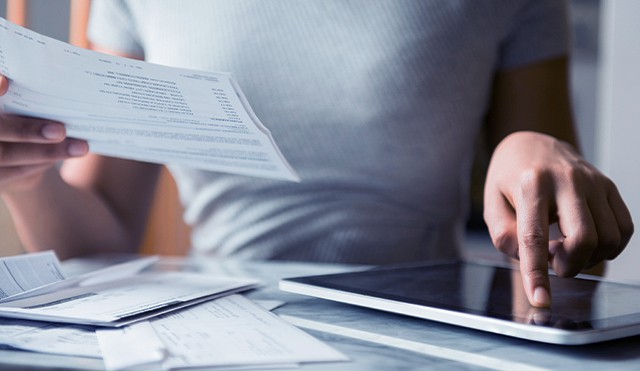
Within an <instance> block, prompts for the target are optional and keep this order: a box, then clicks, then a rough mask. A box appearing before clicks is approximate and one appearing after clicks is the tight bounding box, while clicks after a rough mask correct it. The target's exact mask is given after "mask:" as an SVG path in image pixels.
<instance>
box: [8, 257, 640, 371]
mask: <svg viewBox="0 0 640 371" xmlns="http://www.w3.org/2000/svg"><path fill="white" fill-rule="evenodd" d="M118 259H122V257H118V258H117V259H116V258H113V257H109V258H107V257H102V258H91V259H74V260H70V261H67V262H65V263H64V264H63V266H64V268H65V270H66V271H67V273H69V274H70V275H72V274H75V273H80V272H83V271H89V270H93V269H95V268H98V267H102V266H105V265H107V264H111V263H113V262H115V260H118ZM161 264H162V266H163V267H164V268H165V269H180V270H189V271H203V272H207V273H218V274H224V275H229V276H249V277H254V278H258V279H260V280H262V282H263V283H264V284H265V285H264V287H262V288H260V289H258V290H254V291H251V292H249V293H247V296H248V297H249V298H251V299H269V300H280V301H284V302H285V303H286V304H285V305H283V306H282V307H280V308H278V309H276V310H275V312H276V313H277V314H279V315H283V316H289V317H294V318H296V319H297V320H298V321H302V322H305V326H317V325H318V324H323V325H322V326H321V327H322V328H321V329H317V328H316V329H315V330H309V329H308V327H307V329H306V331H307V332H309V333H310V334H312V335H313V336H315V337H316V338H318V339H320V340H322V341H324V342H326V343H328V344H330V345H331V346H333V347H335V348H336V349H338V350H339V351H341V352H343V353H344V354H346V355H347V356H348V357H349V358H350V359H351V361H349V362H340V363H321V364H309V365H303V366H302V367H301V368H302V369H305V370H332V371H336V370H375V369H409V370H410V369H430V370H431V369H435V370H452V369H464V370H475V369H487V368H488V369H500V370H542V369H562V370H573V369H580V370H612V369H615V370H620V369H640V336H636V337H632V338H627V339H621V340H616V341H609V342H605V343H599V344H592V345H586V346H559V345H550V344H543V343H536V342H531V341H526V340H520V339H514V338H509V337H506V336H502V335H495V334H490V333H485V332H482V331H476V330H469V329H464V328H459V327H456V326H451V325H446V324H440V323H435V322H432V321H426V320H421V319H414V318H409V317H406V316H401V315H396V314H392V313H384V312H380V311H375V310H371V309H366V308H358V307H354V306H350V305H345V304H340V303H334V302H330V301H325V300H321V299H314V298H308V297H305V296H301V295H297V294H292V293H286V292H282V291H280V290H278V288H277V284H278V281H279V280H280V279H281V278H284V277H293V276H300V275H310V274H323V273H333V272H340V271H346V270H352V269H354V267H353V266H340V265H325V264H310V263H284V262H246V261H245V262H242V261H234V260H225V261H202V260H199V261H196V260H191V259H180V258H163V260H162V263H161ZM0 368H1V369H5V368H6V369H12V370H13V369H38V368H44V369H49V368H56V369H83V370H85V369H103V364H102V361H101V360H97V359H89V358H81V357H66V356H56V355H47V354H39V353H31V352H23V351H13V350H0Z"/></svg>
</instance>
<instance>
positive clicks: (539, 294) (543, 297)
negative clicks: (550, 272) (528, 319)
mask: <svg viewBox="0 0 640 371" xmlns="http://www.w3.org/2000/svg"><path fill="white" fill-rule="evenodd" d="M533 301H535V305H536V306H539V307H548V306H550V305H551V295H549V291H547V289H546V288H544V287H542V286H538V287H536V288H535V290H533Z"/></svg>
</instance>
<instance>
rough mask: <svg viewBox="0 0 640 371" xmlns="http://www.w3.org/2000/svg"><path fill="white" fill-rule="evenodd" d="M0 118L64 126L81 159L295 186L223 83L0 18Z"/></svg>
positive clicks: (247, 110)
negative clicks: (82, 143)
mask: <svg viewBox="0 0 640 371" xmlns="http://www.w3.org/2000/svg"><path fill="white" fill-rule="evenodd" d="M0 73H2V74H3V75H5V76H7V77H8V78H9V79H10V81H11V84H10V88H9V91H8V92H7V94H6V95H4V96H3V97H0V110H2V111H4V112H7V113H14V114H21V115H28V116H36V117H42V118H47V119H52V120H57V121H60V122H63V123H65V125H66V128H67V133H68V135H69V136H71V137H75V138H80V139H85V140H88V141H89V146H90V149H91V151H93V152H95V153H99V154H103V155H107V156H114V157H121V158H127V159H133V160H139V161H146V162H154V163H166V164H182V165H187V166H192V167H197V168H201V169H205V170H211V171H220V172H227V173H233V174H241V175H250V176H259V177H264V178H272V179H286V180H292V181H299V177H298V175H297V174H296V173H295V171H294V170H293V168H292V167H291V166H290V165H289V164H288V163H287V161H286V159H285V158H284V156H283V155H282V153H281V152H280V150H279V149H278V147H277V146H276V144H275V142H274V140H273V138H272V136H271V134H270V133H269V131H268V130H267V129H266V127H265V126H264V125H262V123H261V122H260V120H259V119H258V118H257V117H256V115H255V114H254V113H253V111H252V109H251V107H250V106H249V104H248V102H247V100H246V98H245V97H244V95H243V93H242V91H241V90H240V87H239V86H238V84H237V83H236V82H235V80H234V79H233V77H232V76H231V75H230V74H228V73H218V72H205V71H195V70H188V69H181V68H172V67H167V66H161V65H156V64H151V63H146V62H143V61H138V60H132V59H127V58H122V57H117V56H112V55H107V54H102V53H97V52H94V51H91V50H86V49H82V48H78V47H75V46H72V45H69V44H66V43H63V42H60V41H57V40H54V39H51V38H48V37H46V36H43V35H40V34H38V33H35V32H33V31H30V30H28V29H25V28H22V27H19V26H16V25H14V24H12V23H10V22H8V21H6V20H4V19H2V18H0Z"/></svg>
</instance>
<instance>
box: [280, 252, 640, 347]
mask: <svg viewBox="0 0 640 371" xmlns="http://www.w3.org/2000/svg"><path fill="white" fill-rule="evenodd" d="M451 264H467V265H473V266H484V267H488V268H495V269H513V268H512V267H507V266H498V265H493V264H481V263H475V262H462V261H456V262H451V261H448V262H438V263H427V264H420V265H411V266H404V267H378V268H375V269H374V270H360V271H356V272H347V273H337V274H328V275H317V276H304V277H293V278H286V279H283V280H281V281H280V284H279V287H280V289H281V290H283V291H288V292H292V293H297V294H303V295H308V296H313V297H318V298H323V299H328V300H333V301H338V302H342V303H347V304H353V305H358V306H363V307H367V308H373V309H378V310H383V311H388V312H393V313H398V314H404V315H408V316H412V317H417V318H423V319H427V320H433V321H438V322H443V323H448V324H452V325H457V326H463V327H467V328H473V329H476V330H481V331H487V332H492V333H497V334H502V335H507V336H513V337H517V338H521V339H528V340H534V341H540V342H545V343H552V344H562V345H579V344H589V343H595V342H601V341H606V340H612V339H617V338H623V337H628V336H633V335H638V334H640V308H638V311H637V312H636V313H632V314H626V315H620V316H614V317H608V318H601V319H596V320H592V321H591V322H590V324H591V325H592V328H573V329H568V328H556V327H551V326H549V325H539V324H535V323H522V322H518V321H515V320H513V319H508V318H501V317H499V316H489V315H487V314H483V313H476V312H474V310H470V309H469V308H443V307H442V305H440V306H439V307H438V306H436V305H437V304H433V303H431V304H430V303H421V302H420V301H416V300H411V299H407V298H405V297H401V296H397V297H394V296H393V295H389V294H384V293H380V292H376V291H375V290H374V289H373V288H371V289H369V290H358V289H354V288H352V287H348V286H344V285H337V284H335V283H330V282H327V279H335V278H348V277H350V276H354V275H356V276H361V275H376V276H380V275H382V274H385V272H389V271H391V272H393V271H397V270H407V269H427V268H429V267H433V268H437V267H442V266H443V265H451ZM552 279H560V278H558V277H553V276H552ZM561 280H566V279H564V278H563V279H561ZM570 280H588V281H598V282H600V283H601V284H607V285H621V286H624V287H625V288H627V289H632V290H638V293H639V295H640V286H634V285H627V284H622V283H615V282H608V281H605V280H601V279H597V278H591V277H589V278H584V277H581V278H571V279H570Z"/></svg>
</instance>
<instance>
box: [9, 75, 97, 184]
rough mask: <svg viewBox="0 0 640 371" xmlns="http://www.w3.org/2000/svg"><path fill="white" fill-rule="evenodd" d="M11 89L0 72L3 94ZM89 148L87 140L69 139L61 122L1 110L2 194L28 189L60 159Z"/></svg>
mask: <svg viewBox="0 0 640 371" xmlns="http://www.w3.org/2000/svg"><path fill="white" fill-rule="evenodd" d="M8 89H9V80H8V79H7V78H6V77H5V76H2V75H0V95H4V94H6V92H7V90H8ZM88 150H89V145H88V144H87V142H86V141H83V140H79V139H72V138H67V133H66V130H65V127H64V125H63V124H62V123H59V122H55V121H51V120H46V119H39V118H33V117H26V116H17V115H11V114H4V113H0V193H2V192H5V191H13V190H24V189H26V188H29V186H30V185H32V184H34V182H36V181H37V180H38V179H39V178H40V177H41V176H42V174H44V172H45V170H47V169H49V168H50V167H52V166H54V165H55V164H56V163H57V162H59V161H61V160H64V159H67V158H71V157H79V156H83V155H85V154H86V153H87V152H88Z"/></svg>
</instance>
